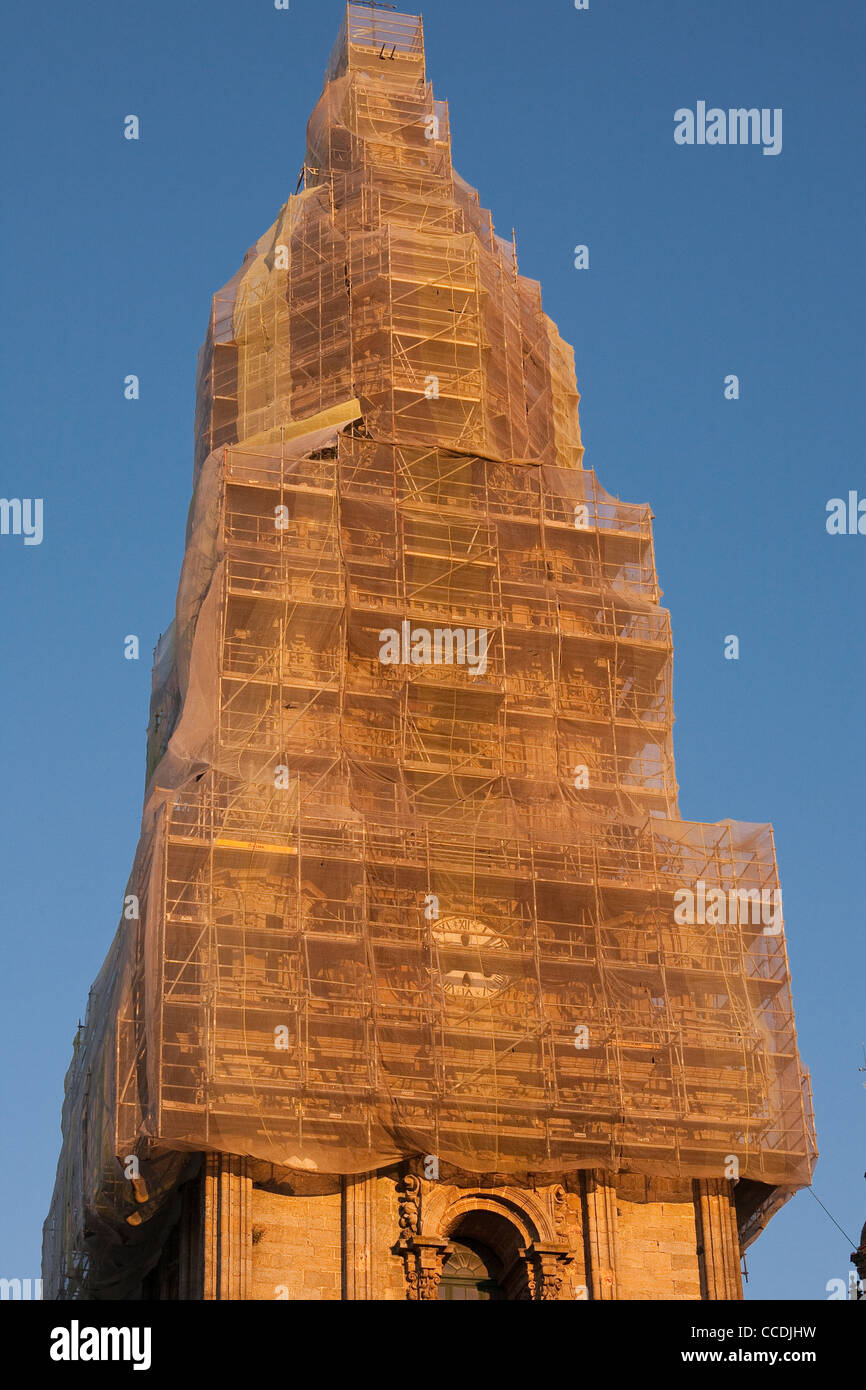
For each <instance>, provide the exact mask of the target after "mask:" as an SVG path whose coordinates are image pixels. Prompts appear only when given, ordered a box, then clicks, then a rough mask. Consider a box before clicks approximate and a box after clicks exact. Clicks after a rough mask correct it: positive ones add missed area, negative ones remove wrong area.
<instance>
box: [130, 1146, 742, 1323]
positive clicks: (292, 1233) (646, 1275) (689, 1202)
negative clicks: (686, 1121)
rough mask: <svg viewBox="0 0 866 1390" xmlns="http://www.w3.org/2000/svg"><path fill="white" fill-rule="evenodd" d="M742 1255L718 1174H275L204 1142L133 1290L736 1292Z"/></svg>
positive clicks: (276, 1294) (376, 1294)
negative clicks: (163, 1240)
mask: <svg viewBox="0 0 866 1390" xmlns="http://www.w3.org/2000/svg"><path fill="white" fill-rule="evenodd" d="M739 1255H740V1250H739V1242H738V1238H737V1218H736V1213H735V1209H734V1201H733V1190H732V1184H731V1183H730V1182H728V1181H727V1180H725V1179H716V1178H712V1179H696V1180H694V1181H691V1180H689V1179H674V1178H657V1177H644V1176H641V1175H639V1174H636V1173H617V1174H612V1173H605V1172H602V1171H601V1170H598V1169H595V1170H590V1171H585V1172H581V1173H574V1174H569V1175H568V1176H567V1177H565V1178H563V1179H562V1180H561V1181H558V1182H550V1181H549V1179H548V1177H547V1176H545V1177H544V1178H541V1177H540V1178H539V1180H538V1181H537V1182H533V1181H532V1179H531V1176H530V1177H529V1178H528V1179H527V1181H526V1182H525V1184H523V1185H520V1186H518V1185H510V1184H500V1182H499V1180H498V1179H497V1178H496V1177H495V1176H494V1177H492V1178H491V1179H490V1180H485V1181H481V1182H479V1179H478V1178H477V1176H471V1175H468V1174H464V1173H460V1172H459V1171H458V1170H454V1169H448V1170H447V1171H445V1170H444V1169H443V1172H442V1174H441V1175H440V1178H439V1180H438V1181H431V1180H428V1179H427V1178H425V1177H424V1176H423V1167H422V1164H421V1163H420V1162H410V1163H403V1164H400V1165H398V1166H395V1167H391V1168H385V1169H382V1170H380V1171H379V1172H376V1173H367V1174H362V1175H359V1176H355V1177H344V1178H338V1177H316V1176H313V1175H306V1174H303V1175H302V1174H296V1173H293V1174H290V1175H286V1174H284V1173H283V1174H280V1175H279V1176H278V1175H276V1174H275V1173H274V1171H273V1170H269V1169H266V1168H264V1167H263V1165H260V1164H254V1163H250V1162H249V1161H247V1160H245V1159H240V1158H235V1157H230V1156H227V1155H222V1154H211V1155H207V1156H205V1157H203V1159H202V1164H201V1170H200V1173H199V1175H198V1176H197V1177H196V1178H195V1179H193V1180H192V1181H190V1182H189V1183H187V1184H186V1186H185V1187H184V1189H183V1209H182V1215H181V1218H180V1221H179V1222H178V1225H177V1226H176V1228H175V1230H174V1232H173V1234H172V1236H171V1238H170V1240H169V1242H168V1243H167V1245H166V1247H165V1249H164V1251H163V1253H162V1257H161V1259H160V1263H159V1265H158V1266H157V1268H156V1269H155V1270H154V1271H153V1272H152V1273H151V1274H150V1275H149V1276H148V1278H147V1281H146V1283H145V1285H144V1287H143V1289H142V1295H143V1297H145V1298H157V1299H204V1300H211V1299H258V1300H265V1301H270V1300H280V1299H288V1300H298V1299H306V1300H315V1301H319V1300H324V1301H331V1300H340V1299H346V1300H355V1299H373V1300H378V1301H388V1300H394V1301H405V1300H407V1299H410V1300H416V1299H425V1300H434V1299H442V1298H479V1297H481V1298H500V1299H509V1300H525V1299H533V1300H534V1299H540V1300H549V1299H564V1300H575V1299H590V1300H592V1299H617V1300H629V1299H646V1300H659V1299H741V1298H742V1296H743V1292H742V1283H741V1277H740V1264H739ZM479 1271H481V1277H479ZM461 1276H462V1277H461ZM479 1290H480V1291H479Z"/></svg>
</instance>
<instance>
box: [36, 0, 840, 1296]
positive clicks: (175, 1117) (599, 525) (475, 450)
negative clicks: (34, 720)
mask: <svg viewBox="0 0 866 1390" xmlns="http://www.w3.org/2000/svg"><path fill="white" fill-rule="evenodd" d="M578 399H579V397H578V392H577V387H576V382H575V375H574V362H573V353H572V351H571V349H570V348H569V347H567V346H566V344H564V343H563V342H562V340H561V338H560V337H559V334H558V332H557V329H556V327H555V325H554V324H553V323H552V322H551V320H550V319H549V318H547V317H546V315H545V314H544V312H543V311H542V306H541V292H540V288H539V286H538V285H537V284H536V283H535V282H533V281H531V280H527V279H525V278H524V277H523V276H522V275H520V273H519V271H518V267H517V259H516V253H515V248H514V246H513V244H512V242H511V241H506V240H503V239H502V238H501V237H499V236H497V235H496V234H495V232H494V229H493V224H492V221H491V217H490V214H489V213H488V212H487V211H485V210H484V209H483V208H482V207H481V205H480V202H479V198H478V195H477V194H476V192H475V191H474V190H473V189H472V188H470V187H469V186H468V185H467V184H466V183H465V182H464V181H463V180H462V179H461V178H460V177H459V175H457V174H456V173H455V171H454V169H453V167H452V163H451V146H450V127H449V116H448V109H447V106H446V105H445V103H443V102H441V101H438V100H436V98H435V97H434V94H433V90H432V88H431V86H430V85H429V84H428V81H427V75H426V70H425V56H424V45H423V34H422V25H421V21H420V19H418V18H416V17H413V16H409V15H403V14H397V13H394V12H390V11H387V10H382V9H379V8H376V7H372V6H368V5H361V4H350V5H348V7H347V12H346V19H345V23H344V26H343V30H342V33H341V35H340V37H339V39H338V42H337V45H336V48H335V50H334V53H333V56H332V59H331V62H330V66H329V68H328V71H327V75H326V83H325V88H324V92H323V95H322V98H321V100H320V102H319V104H318V105H317V107H316V109H315V111H314V112H313V115H312V118H311V120H310V124H309V128H308V145H307V153H306V158H305V163H304V169H303V173H302V177H301V180H300V182H299V188H298V191H297V192H296V193H295V195H294V196H292V197H290V198H289V200H288V202H287V203H286V204H285V206H284V207H283V208H282V209H281V211H280V213H279V215H278V217H277V219H276V221H275V223H274V225H273V227H271V229H270V230H269V231H268V232H266V233H265V235H264V236H262V237H261V238H260V239H259V241H258V242H257V243H256V244H255V246H253V247H252V249H251V250H250V251H249V252H248V254H247V256H246V259H245V261H244V263H243V266H242V267H241V269H240V270H239V271H238V273H237V274H236V275H235V277H234V278H233V279H232V280H231V281H230V282H229V284H228V285H227V286H226V287H225V288H224V289H223V290H221V291H220V292H219V293H218V294H217V295H216V296H215V298H214V301H213V308H212V314H211V319H210V325H209V329H208V333H207V338H206V342H205V345H204V347H203V349H202V353H201V356H200V362H199V380H198V407H197V415H196V440H197V452H196V462H195V487H194V496H193V502H192V507H191V511H190V520H189V527H188V533H187V547H186V555H185V559H184V564H183V570H182V574H181V580H180V587H179V591H178V601H177V612H176V618H175V621H174V623H173V624H172V626H171V628H170V629H169V631H168V633H167V634H166V635H165V636H164V637H163V638H162V639H161V641H160V645H159V647H158V649H157V653H156V659H155V667H154V684H153V701H152V717H151V724H150V730H149V745H148V782H147V790H146V795H145V807H144V816H143V823H142V835H141V841H140V845H139V850H138V853H137V856H136V860H135V864H134V867H133V872H132V875H131V878H130V882H129V885H128V887H127V890H126V897H125V905H124V915H123V919H122V921H121V924H120V928H119V930H118V933H117V936H116V938H115V941H114V944H113V946H112V949H111V952H110V954H109V956H108V959H107V961H106V964H105V966H104V967H103V970H102V973H101V974H100V976H99V978H98V980H97V982H96V984H95V985H94V988H93V990H92V991H91V998H90V1004H89V1008H88V1015H87V1023H86V1025H85V1027H84V1029H83V1030H82V1032H81V1033H80V1035H79V1038H78V1039H77V1041H76V1049H75V1056H74V1058H73V1062H72V1066H71V1069H70V1073H69V1077H68V1080H67V1101H66V1105H65V1108H64V1146H63V1152H62V1154H61V1160H60V1165H59V1169H58V1178H57V1186H56V1190H55V1198H54V1203H53V1207H52V1212H51V1215H50V1217H49V1220H48V1222H47V1224H46V1237H45V1246H46V1270H45V1273H46V1279H47V1281H48V1283H47V1285H46V1296H48V1297H60V1298H77V1297H85V1298H121V1299H133V1298H142V1297H145V1298H161V1299H282V1298H288V1299H303V1298H311V1299H340V1298H343V1299H377V1300H387V1299H394V1300H401V1299H406V1298H410V1299H436V1298H440V1299H443V1298H445V1299H466V1298H469V1299H474V1298H507V1299H570V1300H573V1299H576V1298H577V1299H582V1298H586V1299H589V1300H594V1299H622V1300H629V1299H664V1298H681V1299H699V1298H710V1299H734V1298H740V1297H741V1296H742V1290H741V1284H740V1265H739V1260H740V1252H741V1250H742V1249H743V1248H744V1247H745V1245H746V1244H747V1243H748V1242H749V1241H750V1240H751V1239H753V1238H754V1236H755V1235H756V1234H757V1233H758V1231H759V1230H760V1229H761V1227H762V1226H763V1224H764V1223H765V1222H766V1220H767V1219H768V1218H769V1216H770V1215H771V1214H772V1212H773V1211H774V1210H775V1209H776V1207H777V1206H778V1205H780V1204H781V1203H782V1202H783V1201H784V1200H785V1199H786V1197H787V1196H789V1195H790V1193H791V1192H792V1191H793V1190H795V1189H796V1188H797V1187H798V1186H800V1185H802V1184H804V1183H807V1182H808V1181H809V1178H810V1172H811V1165H812V1161H813V1158H814V1139H813V1130H812V1120H811V1106H810V1098H809V1088H808V1080H807V1077H806V1075H805V1073H804V1072H803V1070H802V1068H801V1065H800V1061H799V1058H798V1054H797V1048H796V1040H795V1033H794V1021H793V1013H792V1007H791V999H790V990H789V980H788V968H787V959H786V952H785V943H784V934H783V929H782V920H781V903H780V899H779V893H778V880H777V874H776V865H775V853H774V847H773V837H772V831H771V829H770V827H769V826H766V825H754V824H739V823H736V822H732V821H725V822H722V823H721V824H718V825H704V824H697V823H693V822H689V821H684V820H682V819H681V818H680V816H679V812H678V807H677V788H676V780H675V773H674V759H673V750H672V742H671V725H672V709H671V659H672V643H671V632H670V624H669V618H668V614H667V613H666V612H665V610H664V609H663V608H661V607H660V606H659V599H660V591H659V587H658V582H657V578H656V571H655V563H654V556H653V541H652V528H651V516H650V511H649V508H648V507H646V506H643V505H630V504H626V503H622V502H620V501H618V500H616V499H615V498H614V497H612V496H611V495H609V494H608V493H607V492H605V491H604V489H603V488H602V486H601V485H600V483H599V482H598V481H597V479H596V477H595V475H594V473H593V472H591V471H589V470H588V469H585V468H584V467H583V462H582V460H583V449H582V447H581V442H580V429H579V424H578Z"/></svg>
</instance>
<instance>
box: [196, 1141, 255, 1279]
mask: <svg viewBox="0 0 866 1390" xmlns="http://www.w3.org/2000/svg"><path fill="white" fill-rule="evenodd" d="M252 1188H253V1185H252V1182H251V1180H250V1178H249V1177H248V1175H247V1164H246V1159H244V1158H238V1157H237V1156H236V1155H234V1154H221V1153H210V1154H207V1155H206V1157H205V1163H204V1172H203V1175H202V1188H201V1192H202V1244H203V1254H204V1261H203V1263H204V1270H203V1280H202V1283H203V1290H202V1297H203V1299H204V1300H205V1301H206V1302H209V1301H211V1300H222V1299H232V1300H244V1299H248V1298H249V1297H250V1285H251V1281H252V1224H251V1213H252Z"/></svg>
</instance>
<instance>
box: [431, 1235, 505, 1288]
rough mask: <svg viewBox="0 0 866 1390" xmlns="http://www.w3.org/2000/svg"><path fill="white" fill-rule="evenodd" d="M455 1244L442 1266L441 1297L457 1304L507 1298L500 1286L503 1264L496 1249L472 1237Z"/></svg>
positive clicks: (466, 1237)
mask: <svg viewBox="0 0 866 1390" xmlns="http://www.w3.org/2000/svg"><path fill="white" fill-rule="evenodd" d="M451 1245H452V1251H451V1254H450V1255H448V1257H447V1258H446V1260H445V1264H444V1266H443V1269H442V1278H441V1280H440V1282H439V1292H438V1294H437V1298H438V1299H439V1300H440V1301H444V1302H454V1303H458V1302H460V1303H467V1302H476V1301H481V1300H484V1301H486V1300H489V1299H494V1298H503V1297H504V1294H503V1292H502V1289H501V1288H500V1285H499V1276H500V1274H501V1265H500V1262H499V1260H498V1259H497V1258H496V1256H495V1255H494V1253H493V1251H492V1250H490V1249H489V1248H488V1247H487V1246H486V1245H482V1244H481V1242H480V1241H477V1240H471V1239H470V1238H469V1237H468V1236H465V1237H461V1238H460V1239H457V1240H453V1239H452V1241H451Z"/></svg>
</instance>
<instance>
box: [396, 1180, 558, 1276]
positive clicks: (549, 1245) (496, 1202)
mask: <svg viewBox="0 0 866 1390" xmlns="http://www.w3.org/2000/svg"><path fill="white" fill-rule="evenodd" d="M421 1225H422V1230H421V1232H419V1238H418V1239H419V1242H420V1245H421V1246H422V1247H423V1248H425V1249H428V1250H429V1249H432V1248H433V1247H435V1248H436V1250H437V1277H436V1287H438V1278H439V1277H441V1273H442V1269H443V1267H444V1265H445V1263H446V1262H447V1259H448V1254H449V1251H450V1250H451V1249H453V1245H452V1242H457V1243H458V1244H461V1243H463V1242H466V1241H468V1242H470V1243H475V1244H476V1245H477V1246H478V1247H479V1248H483V1249H486V1250H487V1251H489V1252H490V1254H491V1255H492V1256H493V1257H494V1259H495V1262H496V1264H497V1266H498V1268H499V1269H500V1270H501V1275H500V1280H499V1282H500V1288H501V1293H502V1297H504V1298H506V1299H510V1300H513V1301H522V1300H526V1299H555V1298H559V1297H560V1296H561V1290H562V1285H563V1279H564V1275H565V1270H566V1266H567V1265H568V1264H569V1263H570V1261H571V1258H572V1257H571V1255H570V1254H569V1252H568V1250H567V1248H566V1245H565V1243H564V1242H563V1240H562V1239H561V1237H560V1236H559V1233H558V1232H557V1230H556V1225H555V1220H554V1217H553V1214H552V1212H551V1211H550V1210H548V1207H547V1204H546V1203H545V1202H544V1200H543V1198H542V1197H540V1196H539V1195H538V1194H537V1193H535V1192H531V1191H528V1190H526V1191H523V1190H521V1191H518V1190H516V1189H506V1190H498V1191H491V1190H490V1189H489V1188H464V1189H462V1190H461V1191H460V1192H459V1193H457V1194H456V1195H455V1192H454V1189H453V1188H452V1189H451V1191H450V1193H449V1192H447V1191H443V1190H442V1189H441V1188H440V1189H437V1188H433V1189H432V1190H429V1191H427V1192H425V1196H424V1201H423V1202H422V1223H421ZM422 1296H423V1295H422ZM427 1296H432V1297H436V1292H435V1290H434V1288H433V1285H432V1284H431V1292H430V1294H428V1295H427Z"/></svg>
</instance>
